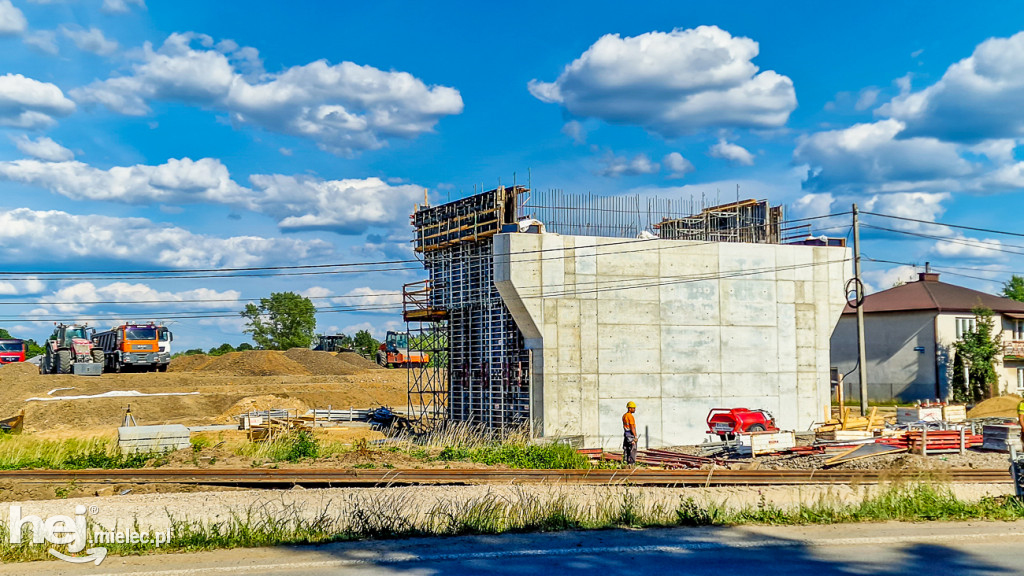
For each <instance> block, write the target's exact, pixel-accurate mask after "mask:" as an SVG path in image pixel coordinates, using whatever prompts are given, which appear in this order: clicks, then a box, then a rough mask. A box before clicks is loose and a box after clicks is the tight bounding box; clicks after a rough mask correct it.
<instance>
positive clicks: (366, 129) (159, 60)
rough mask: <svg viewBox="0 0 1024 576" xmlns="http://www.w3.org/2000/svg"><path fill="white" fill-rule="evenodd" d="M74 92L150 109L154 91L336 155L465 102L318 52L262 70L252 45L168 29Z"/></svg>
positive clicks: (403, 133)
mask: <svg viewBox="0 0 1024 576" xmlns="http://www.w3.org/2000/svg"><path fill="white" fill-rule="evenodd" d="M196 44H198V46H196ZM71 94H72V96H73V97H74V98H75V99H76V100H77V101H79V102H83V103H94V104H102V105H103V106H106V107H107V108H109V109H111V110H113V111H115V112H119V113H122V114H128V115H143V114H147V113H149V111H150V108H149V104H148V103H149V101H151V100H164V101H174V102H183V103H185V104H189V105H194V106H201V107H205V108H209V109H214V110H221V111H225V112H228V113H229V115H230V117H231V120H232V122H235V123H237V124H241V125H244V124H251V125H255V126H258V127H261V128H264V129H267V130H271V131H274V132H280V133H284V134H290V135H292V136H297V137H301V138H307V139H309V140H312V141H314V142H316V143H317V144H318V145H319V146H320V147H321V148H323V149H325V150H328V151H331V152H333V153H337V154H342V155H348V154H352V153H353V152H356V151H359V150H366V149H376V148H380V147H382V146H384V145H386V142H387V140H388V139H390V138H414V137H416V136H418V135H420V134H422V133H424V132H430V131H432V130H433V128H434V125H435V124H437V122H438V121H439V120H440V119H441V118H442V117H444V116H448V115H452V114H460V113H461V112H462V106H463V105H462V97H461V96H460V94H459V92H458V90H456V89H454V88H450V87H447V86H428V85H426V84H425V83H424V82H423V81H422V80H420V79H418V78H416V77H415V76H413V75H412V74H409V73H407V72H396V71H390V72H385V71H383V70H378V69H377V68H374V67H372V66H361V65H359V64H355V63H353V62H342V63H340V64H335V65H331V64H329V63H328V62H326V61H325V60H318V61H316V62H312V63H309V64H306V65H302V66H294V67H291V68H288V69H286V70H284V71H283V72H280V73H277V74H270V73H266V72H264V71H263V70H262V65H261V64H260V62H259V58H258V53H257V52H256V50H255V49H253V48H250V47H241V48H240V47H238V45H237V44H236V43H234V42H231V41H222V42H220V43H216V44H215V43H214V42H213V39H212V38H210V37H208V36H203V35H199V34H194V33H184V34H172V35H171V36H170V37H168V38H167V40H166V41H165V42H164V44H163V45H162V46H161V47H160V48H159V49H156V50H154V49H153V47H152V46H151V45H150V44H148V43H147V44H146V45H145V46H144V47H143V50H142V52H141V56H140V61H139V62H137V63H136V64H134V65H133V66H132V69H131V73H130V74H127V75H124V76H116V77H112V78H109V79H107V80H103V81H97V82H94V83H92V84H90V85H88V86H85V87H83V88H78V89H75V90H73V91H72V92H71Z"/></svg>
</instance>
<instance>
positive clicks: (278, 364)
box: [200, 350, 311, 376]
mask: <svg viewBox="0 0 1024 576" xmlns="http://www.w3.org/2000/svg"><path fill="white" fill-rule="evenodd" d="M200 371H202V372H218V373H221V374H235V375H236V376H289V375H293V376H304V375H310V374H311V373H310V371H309V370H306V369H305V368H304V367H303V366H302V365H301V364H299V363H298V362H296V361H294V360H292V359H290V358H285V356H284V354H282V353H280V352H278V351H276V350H247V351H245V352H230V353H228V354H225V355H223V356H220V357H218V358H216V359H215V360H214V361H213V362H210V363H209V364H207V365H205V366H203V367H202V368H201V369H200Z"/></svg>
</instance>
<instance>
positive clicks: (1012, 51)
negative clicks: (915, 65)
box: [877, 32, 1024, 142]
mask: <svg viewBox="0 0 1024 576" xmlns="http://www.w3.org/2000/svg"><path fill="white" fill-rule="evenodd" d="M1022 101H1024V32H1018V33H1017V34H1014V35H1013V36H1011V37H1009V38H990V39H988V40H985V41H984V42H982V43H981V44H979V45H978V46H977V47H976V48H975V49H974V52H973V53H972V54H971V55H970V56H969V57H967V58H964V59H963V60H960V61H959V62H957V63H955V64H953V65H951V66H950V67H949V68H948V69H947V70H946V72H945V73H944V74H943V75H942V78H941V79H939V81H937V82H936V83H934V84H932V85H930V86H928V87H926V88H924V89H923V90H920V91H917V92H910V91H908V92H907V93H905V94H901V95H899V96H897V97H896V98H894V99H893V100H892V101H890V102H889V103H888V104H886V105H884V106H882V107H880V108H879V109H878V111H877V112H878V114H880V115H882V116H888V117H890V118H894V119H896V120H899V121H901V122H903V123H904V124H905V125H906V131H905V133H904V134H903V136H904V137H913V136H930V137H935V138H940V139H942V140H946V141H956V142H977V141H980V140H985V139H992V138H1021V137H1024V107H1021V105H1020V103H1021V102H1022Z"/></svg>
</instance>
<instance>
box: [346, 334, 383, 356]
mask: <svg viewBox="0 0 1024 576" xmlns="http://www.w3.org/2000/svg"><path fill="white" fill-rule="evenodd" d="M352 348H353V349H355V351H356V352H358V353H359V354H362V355H363V356H366V357H367V358H371V359H372V358H374V357H375V356H376V354H377V349H378V348H380V342H379V341H378V340H377V339H376V338H374V337H373V335H372V334H370V331H369V330H360V331H359V332H356V336H355V338H353V339H352Z"/></svg>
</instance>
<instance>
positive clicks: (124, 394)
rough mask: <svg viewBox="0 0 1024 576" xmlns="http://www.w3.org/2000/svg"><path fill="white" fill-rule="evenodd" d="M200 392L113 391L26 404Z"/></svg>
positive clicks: (53, 398)
mask: <svg viewBox="0 0 1024 576" xmlns="http://www.w3.org/2000/svg"><path fill="white" fill-rule="evenodd" d="M198 395H199V392H153V393H147V392H139V391H137V390H111V391H110V392H104V393H102V394H92V395H85V396H51V397H49V398H29V399H27V400H25V402H31V401H33V400H38V401H39V402H47V401H50V400H86V399H89V398H122V397H130V398H134V397H136V396H198Z"/></svg>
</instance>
